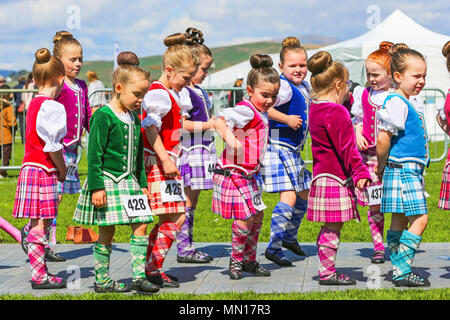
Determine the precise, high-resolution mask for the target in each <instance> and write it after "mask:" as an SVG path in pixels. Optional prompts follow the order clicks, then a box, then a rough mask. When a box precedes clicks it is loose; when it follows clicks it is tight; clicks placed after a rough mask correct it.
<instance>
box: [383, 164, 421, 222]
mask: <svg viewBox="0 0 450 320" xmlns="http://www.w3.org/2000/svg"><path fill="white" fill-rule="evenodd" d="M423 168H424V166H423V165H421V164H419V163H416V162H404V163H403V168H401V169H400V168H390V167H386V169H385V171H384V174H383V197H382V198H381V208H380V212H381V213H388V212H391V213H405V215H406V216H411V215H420V214H427V212H428V209H427V201H426V198H425V194H424V192H425V188H424V181H423V176H422V174H423Z"/></svg>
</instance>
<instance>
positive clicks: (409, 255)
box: [394, 230, 422, 280]
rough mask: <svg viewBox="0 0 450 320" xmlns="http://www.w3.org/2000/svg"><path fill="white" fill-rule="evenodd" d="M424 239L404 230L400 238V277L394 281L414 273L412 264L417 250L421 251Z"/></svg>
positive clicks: (398, 257) (398, 259) (398, 264)
mask: <svg viewBox="0 0 450 320" xmlns="http://www.w3.org/2000/svg"><path fill="white" fill-rule="evenodd" d="M421 241H422V237H421V236H419V235H417V234H414V233H411V232H409V231H408V230H404V231H403V233H402V236H401V237H400V245H399V246H398V256H397V266H398V275H397V277H396V278H394V280H400V279H403V278H405V276H407V275H408V274H410V273H411V271H412V263H413V260H414V256H415V255H416V252H417V250H418V249H419V245H420V242H421Z"/></svg>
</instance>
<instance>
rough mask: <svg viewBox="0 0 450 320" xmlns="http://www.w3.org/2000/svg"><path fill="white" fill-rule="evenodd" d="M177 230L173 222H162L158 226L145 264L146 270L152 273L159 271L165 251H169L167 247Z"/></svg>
mask: <svg viewBox="0 0 450 320" xmlns="http://www.w3.org/2000/svg"><path fill="white" fill-rule="evenodd" d="M179 231H180V227H178V226H177V225H176V224H175V223H173V222H164V223H163V224H162V225H161V226H160V227H159V230H158V235H157V236H156V240H155V243H154V245H153V249H152V252H151V253H150V256H149V261H148V264H147V266H146V272H148V273H150V274H152V273H159V272H160V271H161V268H162V265H163V263H164V260H165V259H166V256H167V253H168V252H169V249H170V247H171V246H172V243H173V241H174V240H175V238H176V237H177V233H178V232H179Z"/></svg>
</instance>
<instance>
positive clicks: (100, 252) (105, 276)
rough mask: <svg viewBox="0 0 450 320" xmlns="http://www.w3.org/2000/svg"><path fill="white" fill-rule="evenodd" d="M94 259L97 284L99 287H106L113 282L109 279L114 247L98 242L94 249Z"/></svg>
mask: <svg viewBox="0 0 450 320" xmlns="http://www.w3.org/2000/svg"><path fill="white" fill-rule="evenodd" d="M92 251H93V257H94V274H95V282H96V283H97V284H98V285H99V286H103V287H106V286H108V285H109V284H110V283H111V282H112V280H111V278H110V277H109V264H110V258H111V252H112V246H105V245H103V244H100V243H98V242H96V243H94V246H93V247H92Z"/></svg>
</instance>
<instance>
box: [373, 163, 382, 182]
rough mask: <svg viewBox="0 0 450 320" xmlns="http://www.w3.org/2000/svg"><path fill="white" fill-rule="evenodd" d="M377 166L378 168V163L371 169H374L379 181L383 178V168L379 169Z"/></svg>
mask: <svg viewBox="0 0 450 320" xmlns="http://www.w3.org/2000/svg"><path fill="white" fill-rule="evenodd" d="M378 168H379V166H378V164H376V165H375V167H374V168H373V169H374V172H375V174H376V175H377V177H378V180H379V181H380V182H381V179H382V178H383V173H384V170H382V171H379V169H378Z"/></svg>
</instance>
